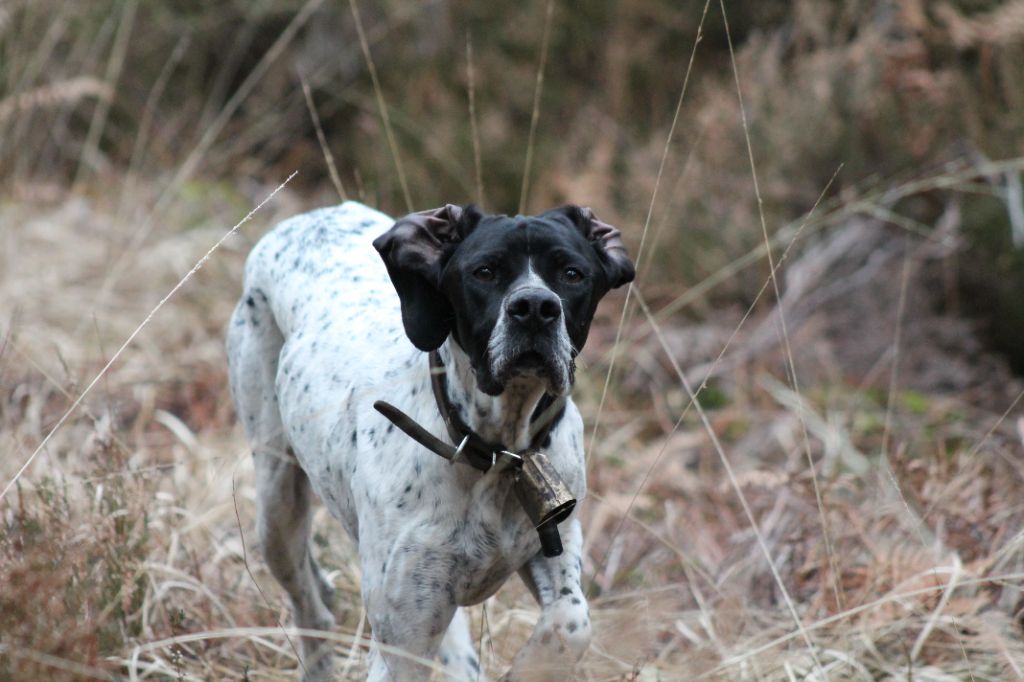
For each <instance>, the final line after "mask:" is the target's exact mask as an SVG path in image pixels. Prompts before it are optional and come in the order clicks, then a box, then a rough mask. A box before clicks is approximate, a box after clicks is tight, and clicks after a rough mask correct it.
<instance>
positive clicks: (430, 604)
mask: <svg viewBox="0 0 1024 682" xmlns="http://www.w3.org/2000/svg"><path fill="white" fill-rule="evenodd" d="M362 530H363V529H360V535H362ZM366 537H372V535H370V534H368V535H367V536H366ZM363 564H364V565H363V600H364V603H365V604H366V609H367V617H368V619H369V621H370V625H371V626H372V628H373V650H372V651H371V654H370V672H369V675H368V677H367V680H368V682H385V681H387V682H406V680H409V681H414V680H426V679H428V678H429V677H430V674H431V670H432V669H431V666H430V664H429V663H428V662H430V661H433V659H434V658H435V656H437V653H438V650H439V649H440V647H441V641H442V639H443V638H444V635H445V631H446V630H447V629H448V625H449V624H450V623H451V621H452V617H453V616H454V615H455V610H456V604H455V583H454V579H455V578H454V576H455V575H456V570H455V568H456V566H455V558H454V556H452V555H451V554H448V553H446V552H444V551H443V550H442V549H439V548H438V547H437V546H436V545H435V546H428V545H425V544H422V543H420V542H415V541H409V538H408V537H406V538H404V539H399V540H398V541H396V543H395V544H394V545H393V546H392V547H391V549H390V550H389V551H388V552H387V556H386V557H385V556H382V555H378V556H376V557H372V558H368V559H365V560H364V561H363Z"/></svg>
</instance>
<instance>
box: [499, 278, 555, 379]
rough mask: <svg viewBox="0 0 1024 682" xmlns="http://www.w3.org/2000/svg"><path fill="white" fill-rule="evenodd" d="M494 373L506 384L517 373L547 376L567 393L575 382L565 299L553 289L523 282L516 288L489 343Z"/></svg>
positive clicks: (521, 375)
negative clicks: (563, 311)
mask: <svg viewBox="0 0 1024 682" xmlns="http://www.w3.org/2000/svg"><path fill="white" fill-rule="evenodd" d="M488 351H489V353H490V370H491V374H492V376H494V378H495V379H497V380H498V381H499V382H500V383H502V384H505V383H507V382H508V381H509V380H510V379H513V378H515V377H530V376H535V377H539V378H542V379H545V380H547V382H548V384H549V388H550V392H551V393H553V394H556V395H563V394H565V393H566V392H567V391H568V390H569V387H570V386H571V384H572V344H571V343H570V342H569V334H568V332H567V331H566V329H565V321H564V319H563V316H562V302H561V300H560V299H559V298H558V296H557V295H556V294H555V293H554V292H553V291H551V290H550V289H547V288H544V287H537V286H523V287H520V288H518V289H516V290H514V291H512V292H511V293H510V294H509V295H508V296H507V297H506V298H505V301H504V304H503V309H502V312H501V316H500V317H499V318H498V323H497V324H496V325H495V327H494V332H493V333H492V335H491V339H490V342H489V343H488Z"/></svg>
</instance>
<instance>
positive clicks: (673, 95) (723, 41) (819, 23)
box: [0, 0, 1024, 369]
mask: <svg viewBox="0 0 1024 682" xmlns="http://www.w3.org/2000/svg"><path fill="white" fill-rule="evenodd" d="M364 5H365V6H364V7H362V8H361V13H362V21H363V24H364V27H365V29H366V36H367V39H368V43H369V48H370V52H371V54H372V56H373V59H374V62H375V65H376V67H377V70H378V72H379V75H380V82H381V94H382V95H383V98H384V99H385V101H386V102H387V107H388V111H389V113H390V117H391V120H392V122H393V126H394V131H395V137H396V141H397V147H398V150H399V155H400V159H401V164H402V166H403V168H404V171H405V173H406V175H407V176H408V184H409V188H410V194H411V200H412V203H413V204H414V207H416V208H422V207H423V206H432V205H435V204H440V203H443V202H468V201H478V202H480V203H482V204H483V205H484V206H485V207H486V208H488V209H490V210H494V211H502V212H515V211H516V210H517V208H518V205H519V197H520V189H521V186H522V182H523V169H524V160H525V156H526V146H527V144H526V143H527V137H528V131H529V128H530V120H531V114H532V107H533V96H534V89H535V83H536V78H537V71H538V63H539V59H540V53H541V38H542V35H543V27H544V18H545V10H546V7H547V2H546V0H527V1H525V2H521V3H506V4H498V5H493V4H488V5H481V4H479V3H470V2H464V1H463V2H459V1H455V0H429V1H427V2H409V1H408V0H388V1H385V2H378V3H364ZM704 6H705V5H704V3H702V2H699V0H687V1H686V2H668V1H666V0H630V1H620V2H613V1H611V0H600V1H597V2H588V3H584V4H582V5H579V6H572V7H570V6H568V5H566V4H564V3H554V5H553V9H554V15H553V21H552V30H551V38H550V48H549V52H548V54H549V58H548V59H547V63H546V65H545V69H544V86H543V91H542V97H541V100H540V107H539V120H538V128H537V134H536V144H535V158H534V161H533V165H532V172H531V175H532V177H531V181H530V187H531V192H530V200H529V202H528V204H527V208H528V210H540V209H543V208H545V207H547V206H549V205H552V204H556V203H561V202H567V201H574V202H580V203H588V204H591V205H593V206H595V207H599V209H600V211H601V212H602V213H603V214H605V215H608V216H611V217H612V218H614V219H615V220H617V221H618V222H619V223H620V224H623V225H624V226H625V227H626V232H627V235H628V236H629V237H630V238H632V239H634V240H637V239H638V238H639V232H640V226H641V225H642V221H643V220H644V216H645V215H646V212H647V207H648V205H649V203H650V200H651V191H652V188H653V186H654V182H655V178H656V176H657V172H658V167H659V162H660V158H661V153H662V150H663V147H664V143H665V140H666V137H667V134H668V129H669V125H670V123H671V121H672V116H673V112H674V109H675V106H676V102H677V99H678V97H679V92H680V88H681V86H682V84H683V81H684V76H685V74H686V72H687V64H688V61H689V59H690V54H691V51H692V50H693V49H694V39H695V37H696V36H697V32H698V26H700V25H701V22H702V18H703V19H704V21H703V39H702V41H701V42H700V44H699V46H698V49H697V51H696V55H695V64H694V69H693V73H692V78H691V81H690V83H689V92H687V93H686V98H685V100H684V102H683V107H682V111H681V115H680V123H679V129H678V130H677V133H676V135H675V136H674V138H673V140H672V148H671V153H670V155H669V158H668V164H667V167H666V171H665V175H664V178H663V183H662V186H663V189H662V191H661V195H660V201H659V203H658V205H657V206H656V207H655V208H656V212H655V222H654V224H655V227H656V231H657V233H658V235H659V239H660V241H661V246H663V247H664V248H659V249H657V250H656V251H655V253H656V255H655V257H654V260H653V261H652V265H653V267H655V268H658V269H660V270H661V271H662V272H664V273H670V274H671V281H672V282H673V286H675V287H677V288H678V287H679V286H685V285H687V284H692V283H694V282H696V281H698V280H699V279H700V278H702V277H704V276H706V275H707V274H708V273H712V272H715V271H716V270H717V269H718V268H720V267H721V266H722V265H723V264H724V263H725V262H727V261H728V259H729V258H730V257H731V256H730V254H731V255H734V254H736V253H737V252H739V251H741V250H745V249H749V248H751V247H753V246H756V245H757V244H758V243H760V240H761V235H760V230H759V229H758V225H759V221H758V216H757V202H756V200H755V198H754V195H753V192H752V191H751V189H752V188H751V173H750V165H749V159H748V156H747V150H746V143H745V139H744V135H743V131H742V128H741V125H740V118H739V115H738V114H739V110H738V106H737V97H736V95H737V93H736V85H735V82H734V80H733V78H734V77H733V73H732V68H731V64H730V58H729V43H728V40H727V34H726V30H725V23H724V22H723V21H722V15H721V10H720V7H719V3H717V2H710V3H708V11H707V15H706V17H702V10H703V9H704ZM726 7H727V11H728V13H729V17H728V18H729V29H730V31H731V37H732V41H733V43H734V46H735V49H736V57H737V62H738V69H739V74H740V79H741V84H742V89H743V96H744V99H745V105H746V109H747V115H748V121H749V128H750V135H751V143H752V152H753V156H754V158H755V160H756V162H757V166H758V175H759V180H760V184H761V192H762V196H763V200H764V210H765V216H766V219H767V222H768V225H769V227H770V228H771V229H774V227H775V226H777V225H780V224H784V223H786V222H788V221H792V220H794V219H797V218H798V217H799V216H800V215H802V214H804V213H805V212H806V211H808V209H809V208H810V207H811V206H812V205H813V204H814V201H815V199H816V197H817V196H818V194H819V193H820V192H821V191H822V190H823V189H824V188H825V187H826V186H827V185H828V183H829V179H830V178H831V177H832V175H833V174H834V173H835V172H836V170H837V169H838V168H839V166H840V164H843V168H842V172H841V173H840V174H839V176H838V177H837V179H836V181H835V182H834V183H833V184H832V185H831V187H830V189H829V193H828V194H829V196H832V197H853V196H856V195H857V193H859V192H861V191H865V190H866V189H867V188H871V187H877V186H880V185H885V184H890V183H894V182H897V181H901V180H907V179H909V178H913V177H920V176H924V175H927V174H935V173H940V172H942V170H943V169H944V168H946V167H947V166H948V164H950V163H953V162H957V161H963V160H967V161H968V162H972V163H977V162H979V161H980V160H982V159H1005V158H1010V157H1014V156H1019V155H1021V154H1022V153H1024V144H1022V140H1024V90H1022V89H1021V88H1020V83H1022V82H1024V3H1022V2H1020V1H1019V0H1014V1H1006V2H997V1H984V0H959V1H956V2H942V3H932V2H923V0H907V1H905V2H892V1H891V0H836V1H833V2H812V1H810V0H796V1H791V2H781V1H778V0H769V1H762V2H758V1H755V0H741V1H735V2H729V3H726ZM28 36H33V39H31V40H29V39H27V37H28ZM469 42H472V59H473V64H472V66H473V73H474V75H475V78H474V86H475V87H474V97H475V110H476V118H477V121H476V122H477V126H478V129H479V135H478V137H479V146H480V150H479V153H480V156H481V168H482V187H478V186H477V182H476V173H475V171H474V150H473V147H474V142H473V134H472V126H471V125H470V116H469V107H468V95H469V77H468V76H469V69H468V63H467V55H468V52H467V44H468V43H469ZM0 59H2V60H3V65H4V66H3V68H2V69H0V120H2V122H3V126H4V129H5V131H6V134H5V135H4V136H3V137H2V138H0V181H3V182H4V183H5V184H9V183H13V185H14V186H19V185H25V184H28V183H32V182H40V181H44V182H54V183H66V182H70V181H77V182H78V183H82V182H85V183H86V185H88V183H90V182H91V183H96V182H99V183H101V184H100V186H103V185H102V181H103V179H104V178H107V177H109V176H110V174H111V173H116V172H119V171H123V170H124V169H128V170H130V171H131V172H132V173H135V174H142V175H148V176H156V177H160V176H166V177H168V178H170V182H169V185H168V188H169V191H170V192H172V198H177V199H178V200H180V201H187V200H188V191H187V188H186V187H185V186H184V185H185V182H186V181H187V180H188V179H190V178H193V177H198V178H205V179H206V180H217V179H228V180H229V181H231V182H237V181H238V180H239V178H255V179H260V180H264V181H266V182H268V183H270V182H276V181H279V180H280V179H281V178H283V177H284V176H285V175H286V174H287V173H289V172H291V171H292V170H299V171H300V176H299V179H298V181H297V184H296V185H295V186H296V187H299V188H304V190H305V191H307V192H317V191H319V192H320V194H321V195H323V190H324V188H327V187H329V186H330V185H329V183H328V182H327V177H328V176H327V166H326V164H325V163H324V155H323V152H322V149H321V147H320V145H319V143H318V140H317V135H316V131H315V129H314V126H313V122H312V118H311V116H310V112H309V110H308V108H307V105H306V102H305V99H304V97H303V94H302V88H301V79H300V76H301V78H305V79H306V80H307V81H308V83H309V85H310V87H311V90H312V99H313V102H314V103H315V108H316V110H317V112H318V114H319V117H320V119H321V121H322V124H323V129H324V132H325V135H326V139H327V142H328V146H329V148H330V150H331V151H332V152H333V155H334V157H335V159H336V162H337V166H338V169H339V174H340V178H341V182H342V184H343V187H344V191H345V192H346V193H347V194H348V195H352V196H356V197H361V198H363V199H365V200H366V201H368V202H370V203H372V204H376V205H379V206H381V207H382V208H383V209H384V210H387V211H391V212H392V213H399V212H402V211H404V210H406V208H407V207H406V205H405V201H404V200H403V193H402V190H401V187H400V182H399V178H398V174H397V173H396V163H395V160H394V159H393V157H392V155H391V152H390V149H389V145H388V143H387V141H386V136H385V131H384V130H383V127H382V125H381V117H380V112H379V109H378V105H377V101H376V98H375V93H374V88H373V85H372V81H371V79H370V75H369V72H368V69H367V66H366V62H365V60H364V57H363V54H362V51H361V49H360V45H359V39H358V35H357V32H356V29H355V26H354V22H353V17H352V12H351V7H350V5H349V3H347V2H341V1H331V2H327V1H324V0H274V1H270V0H261V1H257V2H248V1H235V2H221V3H204V2H190V1H184V0H182V1H179V2H173V3H169V2H159V1H157V0H109V1H107V0H94V1H92V2H85V3H68V2H61V1H59V0H31V1H28V0H21V1H19V0H15V1H14V2H9V3H7V4H6V5H5V6H4V7H2V8H0ZM26 147H28V148H31V149H32V150H33V153H31V154H26V153H24V150H25V148H26ZM1005 181H1006V179H1005V178H993V180H992V183H991V187H989V188H987V189H986V190H985V191H986V192H988V194H990V195H994V197H995V198H991V197H990V198H988V199H983V200H979V202H978V204H977V208H978V210H977V211H973V210H972V211H971V215H970V216H969V217H968V218H967V221H966V222H967V223H969V227H970V229H969V230H968V234H969V235H970V236H971V238H972V244H971V247H970V249H969V251H968V255H967V257H966V259H965V261H964V262H963V263H961V265H962V266H963V271H964V272H965V273H966V276H965V277H964V281H963V286H964V287H965V290H966V291H968V293H969V294H971V295H972V300H976V299H977V294H978V292H983V293H984V294H985V297H986V298H987V299H988V304H987V306H986V310H979V311H974V312H984V313H989V315H988V319H989V320H990V321H995V322H997V323H998V324H997V327H994V328H993V334H992V336H993V339H994V340H995V342H996V343H997V344H998V345H999V347H1001V348H1002V349H1003V350H1004V351H1006V352H1008V353H1011V354H1014V353H1015V354H1016V355H1015V358H1014V361H1015V363H1016V365H1017V367H1018V369H1020V368H1022V367H1024V355H1022V353H1024V352H1022V351H1020V348H1021V347H1022V344H1019V343H1016V342H1015V340H1016V339H1018V338H1020V334H1019V332H1020V330H1021V329H1022V328H1024V311H1022V310H1021V304H1020V303H1019V297H1018V296H1015V295H1014V294H1015V292H1017V291H1019V290H1020V289H1021V286H1022V283H1024V267H1022V265H1021V257H1020V255H1019V254H1020V244H1019V243H1018V244H1017V245H1016V246H1014V247H1011V248H1007V239H1008V235H1009V234H1010V224H1009V219H1008V217H1007V216H1008V214H1007V210H1006V203H1007V199H1006V197H1005V196H1004V194H1005V192H1004V189H1005ZM1001 193H1002V194H1001ZM932 194H933V196H931V197H927V198H926V199H927V200H925V201H921V200H920V197H918V198H917V200H916V201H914V202H912V203H911V202H904V204H902V205H898V206H896V207H895V210H896V211H897V212H898V213H901V214H904V215H907V216H908V217H910V218H912V219H914V220H916V221H919V222H921V223H924V224H926V225H927V224H931V223H932V222H933V221H934V220H935V218H936V217H937V215H938V214H939V213H940V212H941V209H942V205H943V203H944V201H945V197H943V196H941V194H942V193H941V192H933V193H932ZM330 199H331V197H329V196H322V199H321V200H330ZM1018 201H1019V199H1018ZM972 208H973V207H972ZM1012 254H1016V255H1012ZM763 276H764V272H763V271H759V272H751V273H750V274H749V275H746V276H743V275H741V276H738V277H735V278H733V279H732V281H731V282H730V283H728V285H727V286H726V287H724V288H721V289H720V292H721V295H722V296H723V297H724V299H725V300H727V301H732V300H737V299H739V300H749V298H750V296H751V295H752V292H753V291H755V290H756V286H757V285H758V283H759V282H760V281H762V279H763ZM1004 325H1005V326H1004Z"/></svg>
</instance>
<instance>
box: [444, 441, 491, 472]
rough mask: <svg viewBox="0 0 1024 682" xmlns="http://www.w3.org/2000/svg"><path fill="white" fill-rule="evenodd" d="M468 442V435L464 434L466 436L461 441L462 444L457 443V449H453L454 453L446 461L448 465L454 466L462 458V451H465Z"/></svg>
mask: <svg viewBox="0 0 1024 682" xmlns="http://www.w3.org/2000/svg"><path fill="white" fill-rule="evenodd" d="M468 442H469V434H466V436H465V437H464V438H463V439H462V442H461V443H459V447H457V448H455V453H454V454H453V455H452V458H451V459H449V460H448V463H449V464H455V462H457V461H459V458H460V457H462V451H463V450H465V449H466V443H468ZM492 466H493V464H492Z"/></svg>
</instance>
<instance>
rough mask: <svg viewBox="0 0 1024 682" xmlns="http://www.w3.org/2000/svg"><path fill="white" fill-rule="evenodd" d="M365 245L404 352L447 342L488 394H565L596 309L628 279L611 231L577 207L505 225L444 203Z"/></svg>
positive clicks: (501, 219) (506, 220)
mask: <svg viewBox="0 0 1024 682" xmlns="http://www.w3.org/2000/svg"><path fill="white" fill-rule="evenodd" d="M373 245H374V247H375V248H376V249H377V251H378V252H380V255H381V257H382V258H383V259H384V263H385V265H387V269H388V274H389V275H390V276H391V281H392V283H394V285H395V289H396V290H397V291H398V296H399V298H400V299H401V302H402V322H403V324H404V325H405V332H406V334H407V335H408V337H409V339H410V340H411V341H412V343H413V345H415V346H416V347H417V348H419V349H420V350H423V351H430V350H434V349H436V348H438V347H439V346H440V345H441V344H442V343H444V340H445V339H446V338H447V337H448V335H449V334H450V335H451V336H452V337H453V338H454V339H455V342H456V343H458V344H459V347H461V348H462V349H463V350H464V351H465V352H466V354H467V355H468V356H469V358H470V362H471V363H472V366H473V370H474V372H475V373H476V377H477V383H478V385H479V386H480V388H481V390H483V391H485V392H487V393H490V394H492V395H498V394H500V393H501V392H502V391H503V390H504V388H505V385H506V384H507V383H508V381H509V380H511V379H513V378H516V377H537V378H538V379H540V380H543V381H545V382H546V383H547V390H548V391H549V392H551V393H555V394H559V395H561V394H564V393H567V392H568V390H569V388H570V387H571V385H572V380H573V372H572V367H573V358H574V357H575V356H576V353H578V352H579V350H580V349H581V348H583V344H584V343H585V342H586V340H587V334H588V333H589V331H590V321H591V319H593V316H594V310H595V309H596V308H597V303H598V301H600V300H601V298H602V297H603V296H604V295H605V294H606V293H608V291H609V290H610V289H614V288H616V287H619V286H622V285H623V284H626V283H627V282H630V281H632V280H633V276H634V270H633V264H632V263H631V262H630V260H629V257H628V256H627V255H626V249H625V247H624V245H623V243H622V239H621V237H620V235H619V231H618V230H617V229H615V228H614V227H612V226H611V225H608V224H607V223H603V222H601V221H600V220H598V219H597V218H595V217H594V215H593V213H592V212H591V211H590V209H588V208H580V207H578V206H565V207H562V208H557V209H554V210H551V211H548V212H547V213H544V214H542V215H538V216H516V217H514V218H511V217H508V216H504V215H486V214H483V213H481V212H480V211H479V210H477V209H476V208H475V207H474V206H466V207H464V208H463V207H459V206H453V205H451V204H449V205H447V206H444V207H443V208H438V209H433V210H430V211H423V212H421V213H413V214H410V215H407V216H405V217H404V218H401V219H400V220H398V221H397V222H396V223H395V225H394V226H393V227H392V228H391V229H390V230H388V231H387V232H386V233H384V234H383V235H381V236H380V237H378V238H377V239H376V240H375V241H374V242H373Z"/></svg>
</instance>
